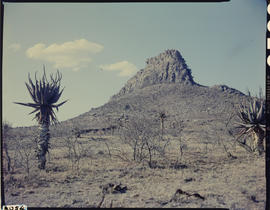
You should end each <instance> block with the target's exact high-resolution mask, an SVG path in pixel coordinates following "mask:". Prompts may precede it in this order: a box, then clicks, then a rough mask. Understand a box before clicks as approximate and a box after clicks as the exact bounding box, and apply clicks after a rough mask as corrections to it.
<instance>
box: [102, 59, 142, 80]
mask: <svg viewBox="0 0 270 210" xmlns="http://www.w3.org/2000/svg"><path fill="white" fill-rule="evenodd" d="M100 68H101V69H103V70H105V71H119V74H118V76H120V77H126V76H131V75H133V74H134V73H135V72H137V71H138V69H137V67H136V66H135V65H134V64H133V63H130V62H128V61H120V62H117V63H113V64H109V65H100Z"/></svg>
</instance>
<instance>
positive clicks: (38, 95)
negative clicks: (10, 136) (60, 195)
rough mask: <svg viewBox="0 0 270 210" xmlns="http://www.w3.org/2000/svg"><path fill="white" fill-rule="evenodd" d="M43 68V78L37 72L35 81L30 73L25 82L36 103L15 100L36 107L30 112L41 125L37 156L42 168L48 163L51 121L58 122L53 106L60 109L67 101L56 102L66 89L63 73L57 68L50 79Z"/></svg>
mask: <svg viewBox="0 0 270 210" xmlns="http://www.w3.org/2000/svg"><path fill="white" fill-rule="evenodd" d="M43 68H44V69H43V70H44V74H43V77H42V79H39V80H38V79H37V78H36V74H35V82H33V81H32V80H31V78H30V74H28V79H29V83H26V82H25V85H26V87H27V89H28V92H29V94H30V96H31V98H32V99H33V101H34V103H19V102H14V103H15V104H19V105H23V106H28V107H32V108H34V111H32V112H30V113H29V114H33V113H36V114H35V117H34V118H33V119H36V120H37V121H38V123H39V126H40V137H39V140H38V148H37V158H38V162H39V165H38V167H39V168H40V169H45V165H46V154H47V152H48V150H49V140H50V133H49V126H50V124H51V123H57V122H58V120H57V118H56V115H55V113H54V110H53V108H56V110H57V111H58V107H60V106H62V105H63V104H64V103H66V102H67V100H66V101H63V102H61V103H59V104H55V103H56V102H57V101H58V100H59V98H60V97H61V95H62V93H63V90H64V89H62V90H60V82H61V79H62V75H61V74H60V73H59V71H58V70H57V73H56V75H55V77H54V76H53V74H51V75H50V79H51V80H50V81H48V80H47V77H46V72H45V67H43Z"/></svg>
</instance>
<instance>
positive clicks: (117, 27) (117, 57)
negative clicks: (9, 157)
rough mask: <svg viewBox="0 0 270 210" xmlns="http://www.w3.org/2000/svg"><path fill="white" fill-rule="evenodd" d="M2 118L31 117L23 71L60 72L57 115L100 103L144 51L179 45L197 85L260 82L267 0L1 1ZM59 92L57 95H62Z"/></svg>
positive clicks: (21, 122) (17, 121)
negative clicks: (215, 0) (185, 0)
mask: <svg viewBox="0 0 270 210" xmlns="http://www.w3.org/2000/svg"><path fill="white" fill-rule="evenodd" d="M4 7H5V13H4V42H3V43H4V44H3V80H2V81H3V85H2V87H3V89H2V97H3V108H2V110H3V112H2V115H3V120H7V121H9V122H10V123H11V124H12V126H29V125H36V124H37V122H35V121H32V118H33V116H30V115H28V113H29V112H31V111H32V109H31V108H28V107H24V106H20V105H16V104H13V102H15V101H16V102H31V98H30V96H29V94H28V91H27V89H26V86H25V82H26V81H27V75H28V72H29V73H30V75H31V76H32V78H33V76H34V73H35V72H36V71H37V72H38V76H41V75H42V69H43V64H44V65H45V67H46V70H47V73H48V74H49V73H53V72H56V70H57V69H59V70H60V72H61V73H62V76H63V79H62V86H63V87H65V90H64V93H63V95H62V100H65V99H69V101H68V102H67V103H66V104H64V105H63V106H62V107H60V109H59V111H58V112H57V116H58V119H59V120H60V121H63V120H67V119H70V118H72V117H75V116H78V115H79V114H82V113H84V112H87V111H89V110H90V109H91V108H93V107H98V106H101V105H103V104H104V103H106V102H107V101H108V100H109V98H110V96H112V95H113V94H115V93H117V92H118V91H119V90H120V89H121V87H123V85H124V84H125V83H126V82H127V80H128V79H129V78H131V77H132V76H133V75H134V74H135V73H136V71H138V70H140V69H142V68H144V67H145V61H146V59H147V58H149V57H153V56H156V55H158V54H159V53H161V52H163V51H165V50H166V49H177V50H179V51H180V52H181V54H182V56H183V57H184V59H185V60H186V62H187V65H188V66H189V67H190V68H191V70H192V75H193V77H194V80H195V81H196V82H198V83H200V84H202V85H207V86H212V85H215V84H226V85H228V86H230V87H233V88H236V89H238V90H240V91H243V92H245V91H246V89H247V88H249V89H250V91H251V93H253V94H255V93H257V92H258V90H259V87H262V88H263V90H264V86H265V34H266V2H265V0H257V1H254V0H237V1H232V2H224V3H180V2H179V3H102V4H98V3H72V4H71V3H55V4H50V3H43V4H41V3H5V4H4ZM62 100H60V102H61V101H62Z"/></svg>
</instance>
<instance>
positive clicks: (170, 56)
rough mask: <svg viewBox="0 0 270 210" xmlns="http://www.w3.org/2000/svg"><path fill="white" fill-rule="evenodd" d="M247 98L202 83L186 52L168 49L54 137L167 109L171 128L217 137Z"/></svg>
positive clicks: (66, 123)
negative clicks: (175, 124)
mask: <svg viewBox="0 0 270 210" xmlns="http://www.w3.org/2000/svg"><path fill="white" fill-rule="evenodd" d="M246 97H247V96H246V95H245V94H243V93H242V92H240V91H238V90H236V89H233V88H230V87H228V86H226V85H214V86H212V87H207V86H203V85H201V84H198V83H196V82H195V81H194V79H193V77H192V74H191V70H190V69H189V68H188V66H187V64H186V62H185V60H184V58H183V57H182V56H181V54H180V52H179V51H177V50H166V51H165V52H163V53H160V54H159V55H158V56H156V57H152V58H149V59H147V60H146V66H145V68H144V69H141V70H140V71H138V72H137V74H136V75H135V76H134V77H132V78H131V79H129V80H128V81H127V83H126V84H125V86H124V87H123V88H122V89H121V90H120V91H119V92H118V93H117V94H115V95H114V96H112V97H111V99H110V100H109V102H108V103H106V104H104V105H102V106H100V107H98V108H92V109H91V110H90V111H88V112H86V113H83V114H81V115H79V116H78V117H75V118H73V119H69V120H66V121H63V122H61V124H60V125H58V126H52V127H51V131H52V135H62V134H63V132H64V133H65V131H67V130H70V129H72V128H74V127H76V128H77V129H79V130H88V131H89V130H90V131H97V130H102V129H103V131H106V129H108V128H110V127H111V126H118V125H119V122H120V121H121V120H125V119H128V118H129V119H131V118H140V117H142V116H144V117H146V118H151V119H153V120H159V118H158V116H159V113H160V112H162V111H163V112H165V113H166V116H167V118H166V121H165V129H167V132H170V128H171V125H172V124H173V122H174V121H179V120H180V121H181V122H182V124H183V126H184V127H185V128H186V130H192V132H193V133H197V134H198V135H200V136H205V138H208V137H207V136H212V137H213V135H212V133H213V132H216V131H219V132H223V130H224V123H225V122H226V119H227V118H228V114H229V113H230V112H232V111H233V110H234V107H235V106H236V104H238V103H239V101H240V100H243V99H244V98H246ZM25 129H26V128H25ZM20 130H22V129H20ZM56 133H57V134H56ZM219 135H222V134H221V133H220V134H219ZM213 138H214V137H213Z"/></svg>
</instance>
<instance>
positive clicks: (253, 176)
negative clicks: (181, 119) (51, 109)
mask: <svg viewBox="0 0 270 210" xmlns="http://www.w3.org/2000/svg"><path fill="white" fill-rule="evenodd" d="M185 143H186V144H185V147H184V148H183V154H182V156H180V153H179V149H178V148H179V145H178V141H177V139H173V140H171V142H170V144H169V145H168V147H167V151H168V152H167V153H166V156H167V157H165V158H164V160H163V161H158V163H159V164H158V165H157V166H156V167H152V168H149V166H148V164H147V163H145V162H142V163H136V162H134V161H132V150H131V149H132V148H131V147H129V145H125V144H123V143H122V142H121V141H120V139H119V138H117V137H115V136H111V135H98V136H90V135H88V136H83V137H82V138H78V144H81V145H82V147H80V149H78V151H79V152H81V154H82V157H81V159H80V162H79V163H75V164H73V165H72V161H71V159H70V158H69V149H68V147H67V146H65V139H61V138H53V139H51V147H52V149H51V151H50V154H49V157H48V163H47V169H46V171H39V170H38V169H37V167H36V166H35V165H34V164H35V163H34V162H33V163H32V162H31V163H30V165H31V167H30V171H29V176H28V175H27V173H26V171H25V167H17V168H16V169H15V171H14V173H12V174H9V175H7V176H5V196H6V202H7V204H26V205H27V206H29V207H97V206H98V205H100V206H101V207H163V208H168V207H175V208H180V207H181V208H184V207H195V208H205V207H211V208H218V207H219V208H230V209H252V210H255V209H264V208H265V201H266V200H265V197H266V189H265V186H266V185H265V170H264V168H265V161H264V157H258V156H255V155H253V154H249V153H247V152H246V151H245V150H244V149H243V148H242V147H239V146H235V147H234V151H233V154H234V155H236V158H230V157H228V156H227V155H226V153H225V152H224V150H223V149H222V146H220V145H218V144H211V143H210V144H207V143H199V141H198V139H192V138H190V139H189V141H188V142H185ZM14 152H16V151H15V150H11V152H10V153H14ZM13 155H14V154H12V155H11V156H13ZM177 158H178V162H176V161H177ZM31 161H33V160H31ZM72 168H73V169H72ZM106 186H107V188H106ZM115 186H118V187H119V189H117V188H115ZM110 187H111V189H110ZM177 191H178V192H177ZM104 196H105V197H104ZM102 198H104V200H103V201H102Z"/></svg>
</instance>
